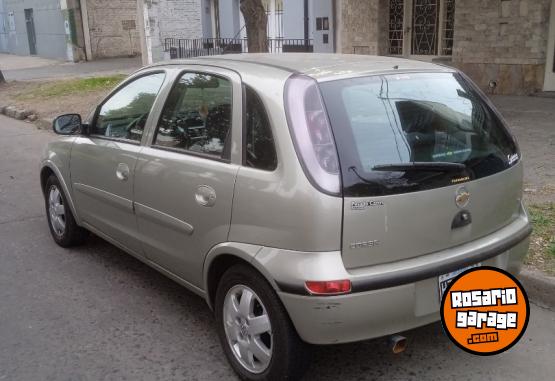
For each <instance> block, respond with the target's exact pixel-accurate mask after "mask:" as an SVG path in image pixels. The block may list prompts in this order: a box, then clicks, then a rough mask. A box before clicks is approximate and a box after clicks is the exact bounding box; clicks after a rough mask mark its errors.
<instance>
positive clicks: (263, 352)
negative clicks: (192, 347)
mask: <svg viewBox="0 0 555 381" xmlns="http://www.w3.org/2000/svg"><path fill="white" fill-rule="evenodd" d="M215 314H216V321H217V328H218V335H219V337H220V341H221V344H222V347H223V349H224V352H225V355H226V357H227V359H228V361H229V362H230V364H231V366H232V367H233V369H234V370H235V372H236V373H237V374H238V375H239V377H240V378H241V379H243V380H248V381H258V380H296V379H299V378H300V377H301V376H302V374H303V373H304V371H305V369H306V367H307V365H308V346H307V345H306V344H305V343H304V342H302V340H301V339H300V338H299V336H298V335H297V332H296V331H295V329H294V327H293V325H292V323H291V321H290V319H289V316H288V315H287V312H286V311H285V308H284V307H283V305H282V304H281V302H280V300H279V298H278V296H277V294H276V293H275V291H274V290H273V289H272V287H271V286H270V285H269V284H268V282H267V281H266V280H265V279H264V278H263V277H262V276H261V275H260V274H259V273H258V272H257V271H255V270H254V269H253V268H251V267H249V266H247V265H243V264H240V265H235V266H233V267H231V268H230V269H228V270H227V271H226V272H225V273H224V275H223V276H222V278H221V281H220V283H219V285H218V289H217V291H216V300H215Z"/></svg>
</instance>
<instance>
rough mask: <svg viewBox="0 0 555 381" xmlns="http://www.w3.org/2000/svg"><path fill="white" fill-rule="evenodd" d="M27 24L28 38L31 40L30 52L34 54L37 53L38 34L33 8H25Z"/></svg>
mask: <svg viewBox="0 0 555 381" xmlns="http://www.w3.org/2000/svg"><path fill="white" fill-rule="evenodd" d="M25 25H26V26H27V39H28V40H29V54H31V55H32V56H34V55H36V54H37V36H36V33H35V20H34V18H33V8H29V9H25Z"/></svg>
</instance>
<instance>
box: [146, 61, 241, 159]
mask: <svg viewBox="0 0 555 381" xmlns="http://www.w3.org/2000/svg"><path fill="white" fill-rule="evenodd" d="M191 73H192V74H204V75H210V76H213V77H219V78H222V79H225V80H227V81H228V82H229V83H230V85H231V86H230V88H231V103H230V106H231V107H230V109H231V118H230V121H231V124H230V126H229V134H230V135H229V138H228V139H226V140H229V144H232V142H233V108H234V107H233V106H234V94H233V93H234V91H233V83H234V81H233V79H232V78H231V77H229V76H227V75H225V74H221V73H212V72H209V71H202V70H190V69H183V70H181V71H179V72H178V73H177V75H176V76H175V79H174V81H173V83H172V86H171V88H170V91H169V92H168V95H167V96H166V99H165V100H164V104H163V105H162V108H161V109H160V113H159V115H158V120H157V121H156V123H155V124H154V131H153V134H152V139H151V141H150V143H149V144H148V145H147V146H148V147H149V148H153V149H159V150H161V151H168V152H174V153H179V154H183V155H190V156H193V157H198V158H201V159H208V160H213V161H217V162H220V163H226V164H231V150H229V154H228V156H229V157H223V153H224V152H226V146H225V142H224V149H223V151H222V157H216V156H213V155H210V154H204V153H202V152H194V151H190V150H187V149H184V148H173V147H166V146H162V145H159V144H156V138H157V137H158V127H159V125H160V120H161V119H162V115H163V113H164V110H165V109H166V105H167V103H168V98H169V96H170V94H171V93H172V91H173V89H174V88H175V87H176V86H177V85H178V83H179V80H181V78H182V77H183V75H185V74H191ZM243 120H244V118H243Z"/></svg>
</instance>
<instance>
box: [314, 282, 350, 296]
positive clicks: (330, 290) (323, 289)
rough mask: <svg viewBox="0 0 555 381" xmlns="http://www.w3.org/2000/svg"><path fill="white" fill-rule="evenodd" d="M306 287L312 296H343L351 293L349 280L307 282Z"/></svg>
mask: <svg viewBox="0 0 555 381" xmlns="http://www.w3.org/2000/svg"><path fill="white" fill-rule="evenodd" d="M305 285H306V289H307V290H308V292H310V293H311V294H312V295H341V294H348V293H349V292H351V281H350V280H348V279H343V280H328V281H306V282H305Z"/></svg>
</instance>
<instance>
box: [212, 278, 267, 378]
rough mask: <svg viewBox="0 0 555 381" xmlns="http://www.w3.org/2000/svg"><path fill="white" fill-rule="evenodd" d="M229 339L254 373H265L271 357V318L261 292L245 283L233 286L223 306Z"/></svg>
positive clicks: (234, 352)
mask: <svg viewBox="0 0 555 381" xmlns="http://www.w3.org/2000/svg"><path fill="white" fill-rule="evenodd" d="M223 307H224V308H223V319H224V328H225V333H226V337H227V342H228V344H229V346H230V348H231V351H232V352H233V355H234V356H235V358H236V359H237V361H238V362H239V363H240V364H241V365H242V366H243V367H244V368H245V369H246V370H248V371H249V372H251V373H256V374H259V373H262V372H264V371H265V370H266V369H267V368H268V366H269V365H270V361H271V359H272V349H273V339H272V326H271V323H270V318H269V316H268V313H267V310H266V308H265V307H264V304H263V303H262V301H261V300H260V298H259V297H258V295H257V294H256V293H255V292H254V291H253V290H252V289H250V288H249V287H247V286H244V285H236V286H233V287H232V288H231V289H230V290H229V291H228V292H227V294H226V296H225V300H224V306H223Z"/></svg>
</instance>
